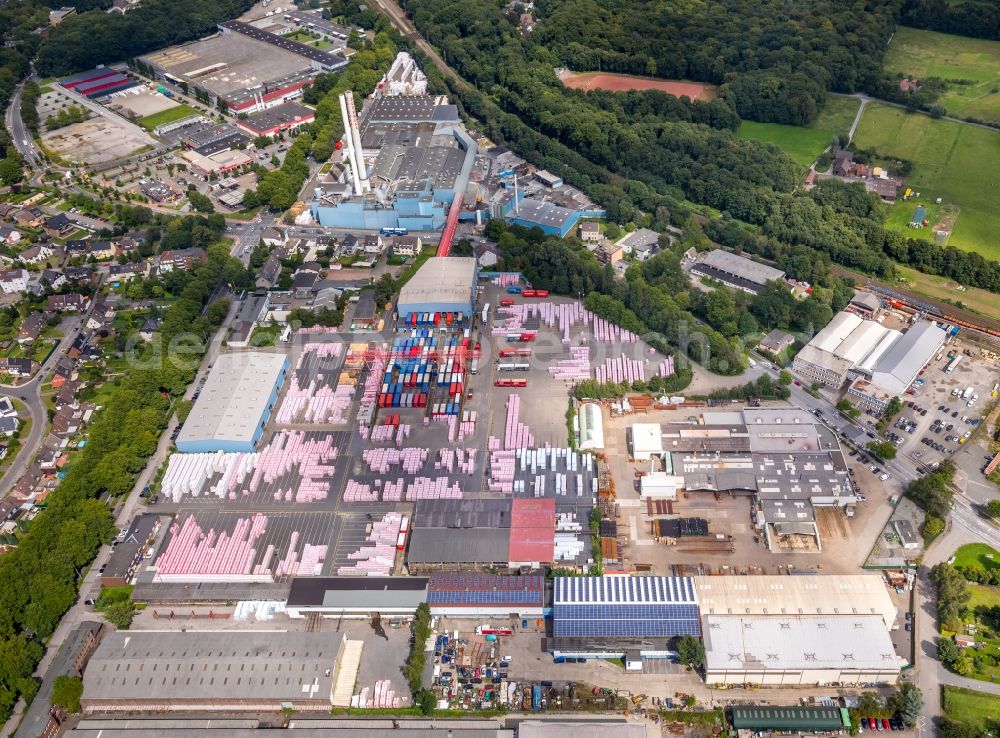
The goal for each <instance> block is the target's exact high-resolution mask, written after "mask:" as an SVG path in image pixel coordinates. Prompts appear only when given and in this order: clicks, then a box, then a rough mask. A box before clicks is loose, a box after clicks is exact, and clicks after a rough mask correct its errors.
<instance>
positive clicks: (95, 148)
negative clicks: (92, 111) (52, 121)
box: [42, 113, 156, 163]
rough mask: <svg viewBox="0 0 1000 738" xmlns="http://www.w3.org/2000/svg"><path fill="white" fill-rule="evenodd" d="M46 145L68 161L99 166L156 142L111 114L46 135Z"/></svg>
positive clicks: (44, 137)
mask: <svg viewBox="0 0 1000 738" xmlns="http://www.w3.org/2000/svg"><path fill="white" fill-rule="evenodd" d="M42 143H43V144H44V145H45V148H47V149H49V150H51V151H53V152H55V153H56V154H57V155H58V156H59V157H61V158H62V159H64V160H66V161H85V162H90V163H98V162H102V161H111V160H113V159H120V158H123V157H126V156H129V155H130V154H134V153H135V152H136V151H138V150H139V149H141V148H143V147H146V146H150V147H152V146H154V145H155V144H156V141H154V140H153V139H152V138H150V137H149V136H148V135H146V134H143V133H140V132H139V131H138V130H136V129H135V128H133V127H132V126H130V125H129V124H127V123H125V122H124V121H121V122H119V121H118V120H116V119H115V118H114V117H112V115H111V114H110V113H109V114H108V115H96V116H94V117H92V118H90V119H89V120H85V121H83V122H82V123H73V124H71V125H68V126H66V127H65V128H59V129H57V130H55V131H50V132H48V133H44V134H42Z"/></svg>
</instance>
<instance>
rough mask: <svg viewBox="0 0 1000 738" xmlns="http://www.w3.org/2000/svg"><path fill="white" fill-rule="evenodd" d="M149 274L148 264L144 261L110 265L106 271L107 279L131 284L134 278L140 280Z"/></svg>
mask: <svg viewBox="0 0 1000 738" xmlns="http://www.w3.org/2000/svg"><path fill="white" fill-rule="evenodd" d="M148 273H149V263H148V262H145V261H130V262H127V263H125V264H112V265H111V266H110V268H109V269H108V279H109V280H110V281H111V282H112V283H114V282H131V281H132V280H133V279H135V278H136V277H139V278H140V279H141V278H143V277H145V276H146V275H147V274H148Z"/></svg>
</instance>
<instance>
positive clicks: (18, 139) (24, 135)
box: [5, 85, 42, 169]
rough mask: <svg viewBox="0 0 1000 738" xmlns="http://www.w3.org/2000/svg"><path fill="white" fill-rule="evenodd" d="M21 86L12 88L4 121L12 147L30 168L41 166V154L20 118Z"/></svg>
mask: <svg viewBox="0 0 1000 738" xmlns="http://www.w3.org/2000/svg"><path fill="white" fill-rule="evenodd" d="M22 87H23V85H18V86H17V88H16V89H15V90H14V95H13V96H12V97H11V99H10V105H9V106H8V107H7V114H6V121H5V123H6V125H7V130H8V131H10V135H11V138H13V139H14V148H16V149H17V150H18V152H20V154H21V156H23V157H24V160H25V162H26V163H27V164H28V167H29V168H30V169H37V168H39V167H40V166H41V163H42V155H41V152H40V151H39V150H38V148H37V147H36V146H35V142H34V141H33V140H32V138H31V133H29V132H28V129H27V128H26V127H25V125H24V121H23V120H22V119H21V88H22Z"/></svg>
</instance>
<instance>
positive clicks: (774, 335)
mask: <svg viewBox="0 0 1000 738" xmlns="http://www.w3.org/2000/svg"><path fill="white" fill-rule="evenodd" d="M793 343H795V336H793V335H792V334H791V333H785V332H784V331H782V330H778V329H777V328H775V329H774V330H773V331H771V332H770V333H768V334H767V335H766V336H764V338H763V339H762V340H761V342H760V343H759V344H758V345H759V346H760V347H761V348H762V349H764V350H765V351H769V352H770V353H772V354H780V353H781V352H782V351H784V350H785V349H786V348H788V347H789V346H791V345H792V344H793Z"/></svg>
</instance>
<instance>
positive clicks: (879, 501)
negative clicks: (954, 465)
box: [604, 402, 892, 574]
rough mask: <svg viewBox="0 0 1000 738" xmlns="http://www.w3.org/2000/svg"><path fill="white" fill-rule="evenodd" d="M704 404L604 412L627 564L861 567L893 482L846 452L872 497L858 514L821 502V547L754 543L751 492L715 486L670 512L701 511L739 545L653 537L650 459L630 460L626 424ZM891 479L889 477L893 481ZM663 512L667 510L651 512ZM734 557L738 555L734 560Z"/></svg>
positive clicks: (685, 414)
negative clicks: (642, 494) (639, 474)
mask: <svg viewBox="0 0 1000 738" xmlns="http://www.w3.org/2000/svg"><path fill="white" fill-rule="evenodd" d="M764 404H765V405H766V406H774V407H787V406H788V403H778V402H774V403H764ZM700 412H701V409H700V408H688V409H679V410H651V411H649V412H647V413H636V414H633V415H625V416H617V417H611V416H610V413H609V412H608V410H607V408H605V413H604V442H605V453H606V457H607V460H608V464H609V465H610V467H611V471H612V476H613V478H614V481H615V489H616V493H617V495H618V505H619V510H620V515H619V517H618V535H619V538H620V539H622V540H623V542H624V545H625V550H624V552H623V556H624V557H625V558H626V560H627V562H628V563H629V564H633V565H635V564H649V565H651V566H652V571H653V572H654V573H657V574H665V573H669V572H670V570H671V567H673V566H684V567H694V568H695V569H702V570H705V571H708V570H728V571H733V570H735V571H756V572H757V573H779V572H781V571H784V570H786V569H788V568H816V567H822V570H823V571H824V572H830V573H840V572H845V573H846V572H853V571H856V570H857V567H858V566H860V565H861V564H862V563H863V562H864V560H865V557H866V556H867V554H868V548H869V547H870V545H871V544H870V542H871V541H873V540H875V538H876V537H877V536H878V532H879V530H881V529H882V527H883V526H884V525H885V523H886V521H887V520H888V518H889V515H890V514H891V512H892V508H891V506H890V505H889V504H888V500H889V497H890V492H889V489H888V488H887V487H886V486H885V485H884V484H883V483H882V482H881V481H879V480H878V478H877V477H876V475H875V474H873V473H872V472H871V471H870V470H869V469H868V467H867V466H865V465H863V464H861V463H860V462H859V461H858V459H857V456H849V455H846V451H847V450H846V449H845V456H846V458H847V461H848V464H849V466H850V468H852V469H853V470H854V476H853V477H852V479H853V480H854V482H855V484H856V485H858V486H859V487H860V489H861V490H862V492H863V493H864V494H865V496H866V497H867V501H866V502H864V503H862V504H861V505H859V506H858V507H857V508H856V513H855V516H854V517H853V518H848V517H846V515H845V514H844V512H843V511H842V510H839V509H833V508H816V511H817V523H818V525H819V527H820V535H821V540H822V551H821V552H798V553H772V552H770V551H768V550H767V548H765V546H764V544H763V542H755V541H754V537H755V533H754V530H753V526H752V522H751V519H750V498H749V496H746V497H739V496H737V497H731V496H729V495H726V494H723V495H721V496H720V498H719V499H716V498H715V496H714V495H713V494H711V493H690V494H682V496H681V497H680V498H679V499H678V500H676V501H675V502H674V503H673V511H674V513H675V514H676V515H679V516H681V517H697V518H704V519H706V520H707V521H708V524H709V533H710V534H711V535H714V534H716V533H719V534H723V535H728V536H731V537H732V544H733V549H734V550H732V551H731V550H729V549H728V548H724V549H723V550H720V551H718V552H714V553H713V552H704V551H696V552H690V553H687V552H684V551H683V550H682V549H683V547H684V546H683V544H682V545H681V546H677V547H675V546H666V545H664V544H662V543H657V542H656V541H654V540H653V536H652V534H651V531H650V520H651V518H650V516H649V515H648V514H647V507H646V503H645V502H644V501H642V500H640V499H639V492H638V480H637V479H636V477H635V472H636V471H637V470H641V471H648V469H649V465H648V462H644V463H638V462H630V461H629V459H628V448H627V444H626V439H625V431H626V429H627V428H629V427H630V426H631V425H632V424H633V423H660V424H665V423H670V422H684V421H686V420H687V419H688V418H689V417H691V416H692V415H697V414H699V413H700ZM890 481H891V480H890ZM654 517H662V516H654ZM734 562H738V563H735V564H734Z"/></svg>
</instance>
